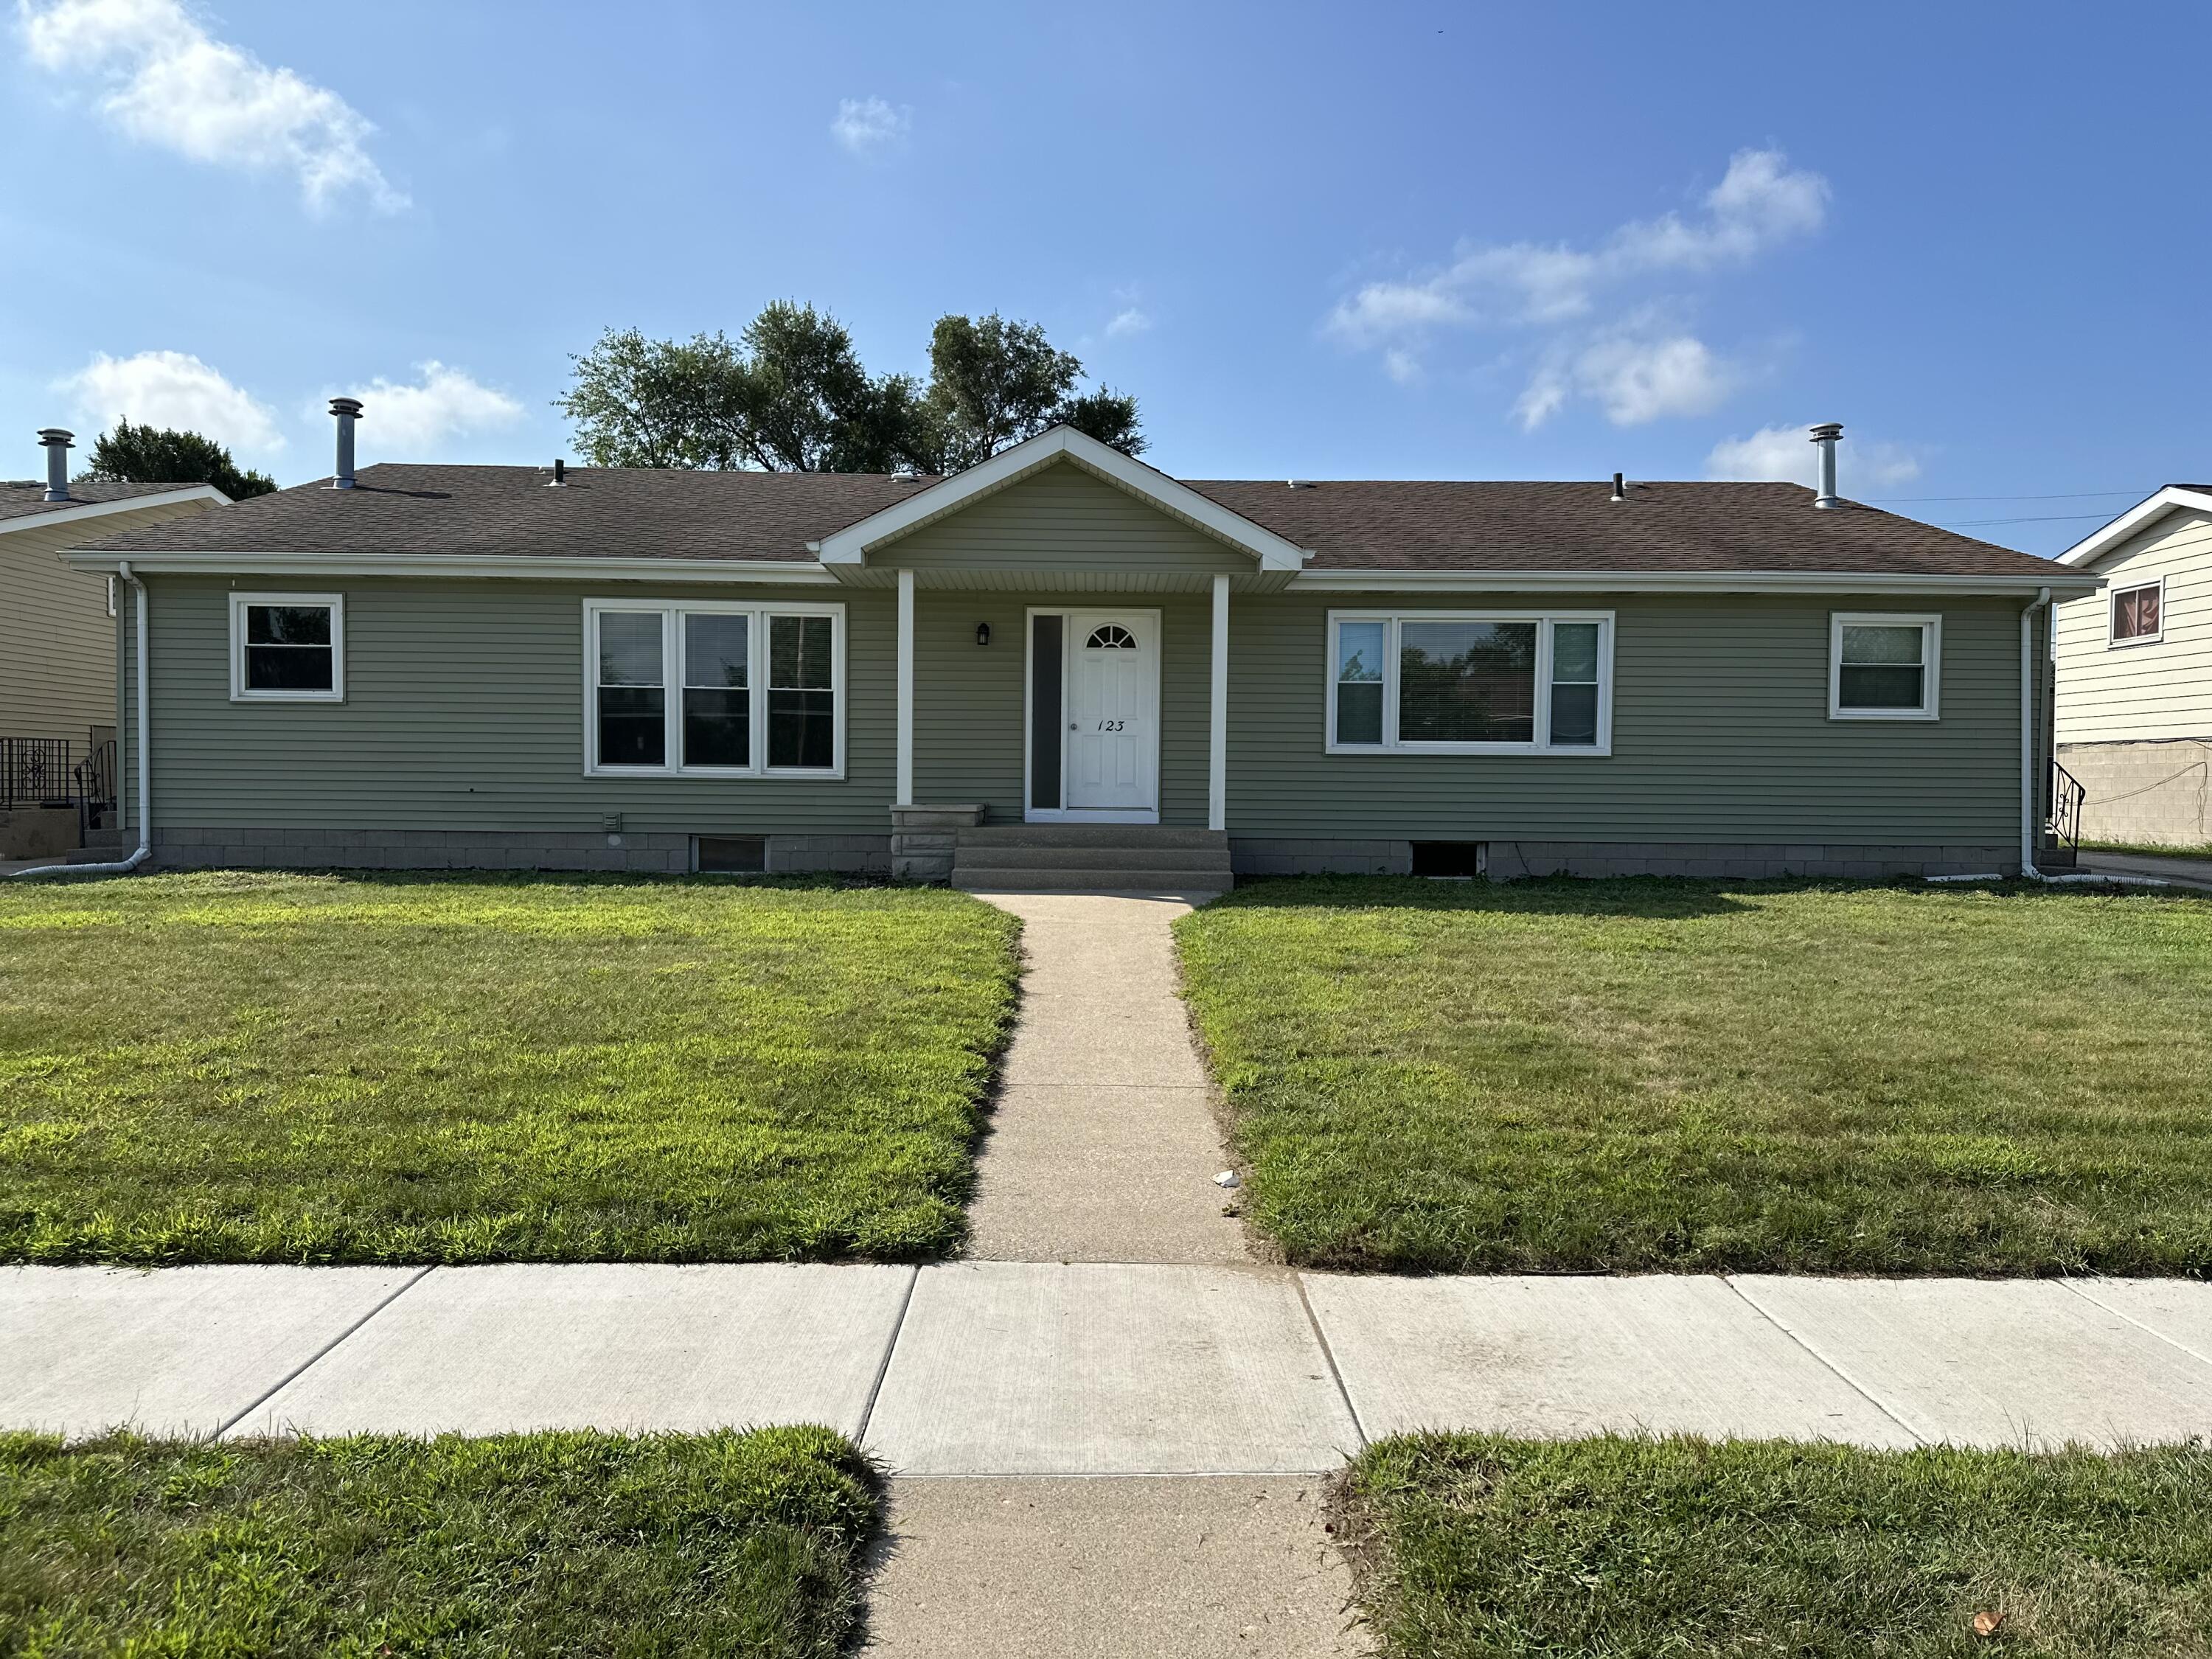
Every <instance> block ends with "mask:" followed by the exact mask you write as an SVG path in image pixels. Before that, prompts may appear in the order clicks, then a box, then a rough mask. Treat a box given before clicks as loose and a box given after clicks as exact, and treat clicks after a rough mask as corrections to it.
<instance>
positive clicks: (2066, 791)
mask: <svg viewBox="0 0 2212 1659" xmlns="http://www.w3.org/2000/svg"><path fill="white" fill-rule="evenodd" d="M2088 798H2089V792H2088V791H2087V789H2085V788H2083V787H2081V779H2079V778H2077V777H2075V775H2073V774H2072V773H2071V772H2069V771H2068V770H2067V769H2065V768H2064V767H2063V766H2061V765H2060V764H2059V763H2057V761H2053V762H2051V816H2050V817H2047V818H2045V820H2044V823H2043V833H2044V835H2045V837H2046V838H2048V839H2049V840H2051V841H2052V842H2057V843H2058V844H2060V845H2062V846H2063V847H2064V848H2066V850H2067V851H2068V852H2069V853H2077V852H2079V851H2080V850H2081V803H2082V802H2083V801H2085V800H2087V799H2088Z"/></svg>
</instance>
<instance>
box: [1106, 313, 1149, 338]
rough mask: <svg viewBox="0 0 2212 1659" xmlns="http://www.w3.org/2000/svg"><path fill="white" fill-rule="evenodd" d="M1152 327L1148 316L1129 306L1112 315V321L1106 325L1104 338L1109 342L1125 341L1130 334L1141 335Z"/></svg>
mask: <svg viewBox="0 0 2212 1659" xmlns="http://www.w3.org/2000/svg"><path fill="white" fill-rule="evenodd" d="M1151 326H1152V318H1151V317H1150V316H1148V315H1147V314H1146V313H1145V312H1143V311H1142V310H1140V309H1139V307H1135V306H1129V307H1125V308H1124V309H1122V310H1120V311H1117V312H1115V313H1114V317H1113V320H1112V321H1110V322H1109V323H1108V324H1107V325H1106V337H1107V338H1108V339H1109V340H1120V339H1125V338H1127V337H1128V336H1130V335H1132V334H1142V333H1143V332H1144V331H1146V329H1148V328H1150V327H1151Z"/></svg>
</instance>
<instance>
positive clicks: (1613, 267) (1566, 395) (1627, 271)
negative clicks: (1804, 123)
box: [1322, 149, 1829, 426]
mask: <svg viewBox="0 0 2212 1659" xmlns="http://www.w3.org/2000/svg"><path fill="white" fill-rule="evenodd" d="M1828 196H1829V191H1828V182H1827V180H1826V179H1823V178H1822V177H1821V176H1820V174H1819V173H1810V172H1806V171H1803V170H1802V169H1796V170H1793V169H1792V168H1791V167H1790V164H1789V159H1788V158H1787V157H1786V156H1784V155H1783V154H1782V152H1781V151H1779V150H1773V149H1761V150H1750V149H1747V150H1741V151H1739V152H1737V154H1736V155H1735V156H1734V157H1732V158H1731V159H1730V161H1729V168H1728V173H1727V174H1726V176H1725V177H1723V179H1722V180H1721V182H1720V183H1719V184H1717V185H1715V186H1714V187H1713V188H1712V189H1711V190H1710V191H1707V192H1706V193H1705V198H1704V200H1703V202H1702V204H1700V207H1699V210H1698V211H1697V212H1696V213H1695V214H1693V215H1692V216H1689V217H1688V218H1685V217H1684V216H1681V215H1680V214H1674V213H1669V214H1665V215H1662V216H1660V217H1659V218H1656V219H1647V220H1635V221H1632V222H1629V223H1626V224H1624V225H1622V226H1620V228H1618V229H1616V230H1614V231H1613V233H1612V234H1609V235H1607V237H1605V238H1604V239H1603V240H1601V241H1600V242H1598V243H1597V244H1596V245H1595V246H1591V247H1588V248H1577V247H1572V246H1567V245H1565V244H1564V243H1559V244H1553V245H1544V244H1540V243H1534V242H1503V243H1484V244H1463V245H1462V246H1460V247H1459V248H1458V249H1457V250H1456V251H1455V253H1454V254H1453V256H1452V258H1451V260H1450V262H1449V264H1445V265H1443V266H1442V267H1440V268H1438V269H1437V270H1431V271H1429V272H1427V273H1425V274H1421V275H1416V276H1409V277H1406V278H1402V279H1392V280H1383V281H1376V282H1370V283H1364V284H1363V285H1362V286H1361V287H1360V288H1359V289H1357V290H1356V291H1355V292H1354V293H1352V294H1351V295H1348V296H1347V297H1346V298H1345V299H1343V300H1342V301H1339V302H1338V304H1337V305H1336V307H1335V308H1334V310H1332V311H1331V312H1330V313H1329V315H1328V319H1326V321H1325V322H1324V323H1323V325H1322V328H1323V331H1324V332H1325V333H1327V334H1329V335H1331V336H1333V337H1335V338H1336V339H1339V340H1340V341H1342V342H1344V343H1346V344H1347V345H1350V346H1353V347H1356V348H1360V349H1376V350H1379V351H1381V352H1382V353H1383V368H1384V369H1385V371H1386V372H1387V373H1388V374H1389V375H1390V376H1391V378H1392V379H1394V380H1399V381H1401V382H1402V381H1406V380H1411V379H1413V378H1414V375H1413V373H1412V372H1411V371H1412V370H1413V369H1415V368H1418V358H1417V354H1418V353H1419V350H1420V349H1421V348H1422V347H1423V346H1424V345H1425V344H1426V343H1428V342H1430V341H1431V339H1433V338H1434V337H1435V336H1436V335H1437V334H1438V333H1440V332H1443V331H1447V330H1454V329H1469V328H1490V329H1549V328H1557V327H1558V326H1559V325H1563V324H1571V323H1573V322H1574V321H1575V320H1576V319H1580V318H1584V317H1588V316H1589V315H1590V314H1591V313H1593V312H1594V311H1595V309H1596V304H1597V300H1598V297H1599V296H1600V295H1601V294H1603V293H1605V292H1606V291H1607V290H1608V289H1619V288H1623V287H1626V286H1627V285H1629V284H1631V283H1638V282H1643V283H1647V284H1648V283H1649V281H1650V279H1651V278H1654V277H1659V276H1679V275H1684V274H1701V273H1705V272H1707V271H1711V270H1716V269H1717V268H1719V267H1721V266H1723V265H1728V264H1742V263H1744V262H1746V261H1748V260H1750V259H1753V258H1756V257H1758V256H1759V254H1761V253H1764V252H1766V251H1768V250H1769V249H1771V248H1773V247H1776V246H1780V245H1781V244H1783V243H1784V242H1787V241H1790V240H1794V239H1796V238H1798V237H1802V236H1807V235H1810V234H1813V233H1814V231H1817V230H1818V229H1820V227H1821V225H1822V224H1823V223H1824V222H1826V216H1827V204H1828ZM1548 356H1549V357H1550V358H1552V359H1553V361H1551V362H1548V363H1547V367H1546V368H1542V369H1540V370H1539V371H1538V374H1537V376H1536V379H1535V380H1534V381H1533V382H1532V383H1531V384H1530V386H1529V387H1528V390H1527V391H1526V392H1523V393H1522V399H1521V402H1520V404H1518V406H1517V410H1518V413H1519V415H1520V416H1521V419H1522V422H1523V424H1524V425H1528V426H1534V425H1536V424H1540V423H1541V422H1543V421H1544V420H1546V419H1548V418H1549V417H1550V416H1552V415H1553V414H1554V413H1556V412H1557V411H1558V410H1559V409H1560V408H1561V407H1563V406H1564V405H1565V403H1566V402H1567V401H1568V400H1569V399H1570V398H1572V397H1575V396H1577V395H1587V396H1591V397H1594V398H1596V399H1597V400H1598V401H1599V402H1600V403H1601V404H1603V405H1604V406H1605V408H1606V410H1607V415H1608V416H1609V417H1610V418H1612V419H1613V420H1614V421H1615V422H1619V423H1620V424H1624V425H1627V424H1633V423H1634V422H1638V421H1642V420H1650V419H1654V418H1656V415H1657V414H1658V413H1668V414H1674V413H1701V412H1703V411H1704V410H1705V409H1708V408H1710V407H1711V400H1715V399H1717V398H1718V397H1719V396H1720V395H1722V394H1723V392H1725V390H1726V387H1727V386H1728V385H1729V384H1732V383H1733V380H1734V377H1733V376H1732V375H1731V374H1728V373H1726V372H1724V371H1723V368H1722V366H1721V365H1719V364H1718V362H1717V360H1716V359H1714V358H1713V357H1712V356H1711V353H1710V352H1709V351H1707V350H1706V349H1705V346H1704V345H1703V344H1701V343H1699V342H1698V341H1696V340H1694V339H1691V338H1689V337H1686V336H1678V337H1674V338H1669V339H1658V340H1644V341H1643V342H1641V343H1637V342H1634V341H1632V340H1631V339H1629V338H1627V337H1626V336H1625V335H1624V334H1622V333H1620V332H1617V331H1616V332H1611V333H1603V334H1600V335H1599V336H1597V337H1594V338H1592V339H1590V340H1589V341H1588V342H1586V343H1584V344H1583V345H1582V346H1581V347H1580V348H1579V349H1575V348H1572V347H1571V346H1569V345H1568V344H1567V343H1565V342H1554V343H1553V349H1552V351H1551V353H1549V354H1548ZM1647 410H1649V411H1654V412H1649V413H1647V412H1645V411H1647Z"/></svg>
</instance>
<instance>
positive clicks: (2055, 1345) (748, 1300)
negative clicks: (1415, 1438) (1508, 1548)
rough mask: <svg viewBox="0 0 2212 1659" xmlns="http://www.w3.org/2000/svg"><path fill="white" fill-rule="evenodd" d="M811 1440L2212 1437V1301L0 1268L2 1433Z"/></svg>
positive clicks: (1087, 1447) (1054, 1275) (2209, 1297)
mask: <svg viewBox="0 0 2212 1659" xmlns="http://www.w3.org/2000/svg"><path fill="white" fill-rule="evenodd" d="M799 1421H807V1422H819V1423H827V1424H829V1425H832V1426H833V1427H836V1428H838V1429H840V1430H842V1431H844V1432H845V1433H847V1434H848V1435H851V1436H853V1437H854V1438H855V1439H857V1440H859V1441H860V1442H861V1443H863V1444H864V1445H866V1447H867V1448H868V1449H870V1450H871V1451H872V1452H874V1453H876V1454H877V1455H879V1456H880V1457H882V1458H883V1459H884V1461H885V1462H886V1463H887V1464H888V1466H889V1467H890V1468H891V1469H892V1470H894V1471H895V1472H896V1473H898V1474H906V1475H915V1476H945V1475H1077V1474H1080V1475H1100V1474H1121V1475H1139V1474H1143V1475H1176V1474H1274V1475H1285V1474H1288V1475H1297V1474H1315V1473H1320V1472H1323V1471H1327V1470H1329V1469H1333V1468H1335V1467H1337V1466H1338V1465H1339V1464H1340V1462H1341V1461H1342V1460H1343V1458H1344V1457H1345V1456H1346V1455H1348V1454H1350V1453H1352V1452H1355V1451H1357V1450H1358V1449H1359V1448H1360V1447H1361V1446H1362V1445H1363V1444H1364V1443H1366V1442H1367V1441H1368V1440H1370V1439H1372V1438H1375V1437H1380V1436H1383V1435H1387V1434H1390V1433H1394V1432H1396V1431H1400V1430H1405V1429H1412V1428H1417V1427H1422V1428H1431V1427H1441V1428H1467V1429H1480V1430H1490V1431H1498V1432H1502V1433H1509V1434H1522V1435H1535V1436H1562V1437H1564V1436H1574V1435H1582V1434H1589V1433H1593V1432H1596V1431H1601V1430H1629V1431H1634V1430H1648V1431H1654V1432H1668V1431H1686V1432H1693V1433H1699V1434H1705V1435H1711V1436H1746V1437H1791V1438H1802V1439H1834V1440H1841V1441H1849V1442H1854V1443H1861V1444H1866V1445H1874V1446H1902V1445H1911V1444H1913V1443H1917V1442H1933V1441H1949V1442H1954V1443H1963V1444H1974V1445H2001V1444H2023V1443H2025V1444H2038V1445H2051V1444H2058V1443H2065V1442H2069V1441H2081V1442H2085V1443H2090V1444H2094V1445H2100V1446H2114V1445H2118V1444H2123V1443H2129V1442H2151V1441H2172V1440H2178V1439H2184V1438H2187V1437H2191V1436H2199V1435H2208V1434H2212V1285H2206V1284H2201V1283H2196V1282H2184V1281H2175V1280H2118V1279H2078V1280H2067V1281H2052V1280H1960V1279H1913V1280H1879V1279H1802V1278H1779V1277H1766V1276H1759V1275H1749V1276H1745V1277H1741V1278H1717V1277H1709V1276H1679V1277H1662V1276H1655V1277H1644V1278H1624V1279H1580V1278H1435V1279H1394V1278H1380V1277H1352V1276H1346V1275H1339V1274H1328V1273H1292V1272H1289V1271H1287V1270H1283V1269H1278V1268H1268V1267H1216V1266H1199V1265H1189V1266H1186V1265H1177V1264H1161V1263H1151V1264H1140V1265H1136V1266H1116V1265H1112V1264H1085V1263H1076V1264H1060V1263H1021V1262H990V1261H963V1262H953V1263H948V1264H946V1265H944V1266H940V1267H924V1268H921V1269H915V1268H912V1267H875V1266H850V1267H847V1266H781V1265H778V1266H750V1267H645V1266H617V1265H606V1266H599V1265H579V1266H562V1267H523V1266H517V1267H453V1268H430V1269H423V1268H399V1269H386V1268H373V1267H362V1268H338V1267H333V1268H313V1267H179V1268H172V1269H167V1270H163V1271H159V1272H154V1273H136V1272H129V1271H118V1270H114V1269H108V1268H96V1267H11V1268H7V1269H4V1270H0V1426H5V1427H10V1428H15V1427H21V1428H37V1429H44V1430H48V1431H62V1432H65V1433H68V1434H70V1435H74V1436H83V1435H89V1434H94V1433H97V1432H99V1431H101V1430H104V1429H106V1428H110V1427H113V1426H118V1425H130V1426H132V1427H135V1428H137V1429H140V1430H143V1431H146V1432H149V1433H154V1434H164V1435H182V1434H191V1435H206V1436H212V1435H231V1436H240V1435H256V1434H270V1433H278V1434H282V1433H292V1432H303V1433H316V1434H339V1433H348V1432H353V1431H392V1432H408V1433H431V1432H435V1431H441V1430H448V1429H450V1430H459V1431H465V1432H469V1433H478V1434H481V1433H489V1432H494V1431H501V1430H510V1429H530V1428H541V1427H556V1426H557V1427H578V1428H583V1427H595V1428H605V1429H616V1430H647V1429H682V1430H696V1429H704V1428H708V1427H712V1426H717V1425H743V1424H756V1423H775V1422H799Z"/></svg>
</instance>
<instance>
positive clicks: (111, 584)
mask: <svg viewBox="0 0 2212 1659" xmlns="http://www.w3.org/2000/svg"><path fill="white" fill-rule="evenodd" d="M117 585H118V579H117V578H116V577H113V576H110V577H109V578H108V579H107V614H108V615H109V616H111V617H112V616H113V615H114V614H115V589H116V586H117Z"/></svg>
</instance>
